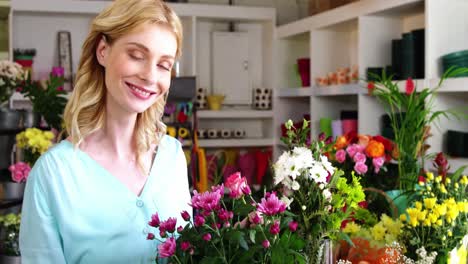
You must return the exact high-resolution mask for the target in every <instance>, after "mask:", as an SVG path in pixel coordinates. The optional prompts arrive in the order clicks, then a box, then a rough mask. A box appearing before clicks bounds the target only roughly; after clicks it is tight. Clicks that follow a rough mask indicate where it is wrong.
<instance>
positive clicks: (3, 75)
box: [0, 60, 24, 107]
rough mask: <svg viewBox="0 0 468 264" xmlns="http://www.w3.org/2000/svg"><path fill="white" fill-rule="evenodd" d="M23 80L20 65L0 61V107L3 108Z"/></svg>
mask: <svg viewBox="0 0 468 264" xmlns="http://www.w3.org/2000/svg"><path fill="white" fill-rule="evenodd" d="M23 78H24V71H23V68H22V67H21V65H19V64H18V63H16V62H11V61H6V60H4V61H0V107H5V104H6V103H8V100H9V99H10V96H11V95H12V94H13V92H14V91H15V89H16V87H17V86H18V85H19V84H20V82H21V81H22V80H23Z"/></svg>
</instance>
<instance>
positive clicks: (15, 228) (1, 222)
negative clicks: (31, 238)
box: [0, 213, 21, 263]
mask: <svg viewBox="0 0 468 264" xmlns="http://www.w3.org/2000/svg"><path fill="white" fill-rule="evenodd" d="M20 223H21V215H20V214H12V213H10V214H7V215H2V216H0V229H1V234H2V236H1V237H0V239H1V241H2V248H1V255H5V256H19V255H20V251H19V243H18V239H19V229H20ZM0 259H1V258H0ZM2 263H3V262H2Z"/></svg>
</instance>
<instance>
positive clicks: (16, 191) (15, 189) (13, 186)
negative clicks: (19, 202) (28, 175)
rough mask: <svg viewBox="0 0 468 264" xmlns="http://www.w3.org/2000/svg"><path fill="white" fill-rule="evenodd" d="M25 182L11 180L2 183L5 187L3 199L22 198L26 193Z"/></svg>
mask: <svg viewBox="0 0 468 264" xmlns="http://www.w3.org/2000/svg"><path fill="white" fill-rule="evenodd" d="M25 186H26V183H25V182H19V183H18V182H10V181H6V182H3V183H2V187H3V199H4V200H16V199H22V198H23V194H24V187H25Z"/></svg>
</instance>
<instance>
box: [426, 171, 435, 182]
mask: <svg viewBox="0 0 468 264" xmlns="http://www.w3.org/2000/svg"><path fill="white" fill-rule="evenodd" d="M426 178H427V180H428V181H432V180H433V179H434V174H433V173H432V172H427V173H426Z"/></svg>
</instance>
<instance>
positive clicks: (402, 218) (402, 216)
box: [400, 214, 406, 222]
mask: <svg viewBox="0 0 468 264" xmlns="http://www.w3.org/2000/svg"><path fill="white" fill-rule="evenodd" d="M400 221H402V222H404V221H406V215H405V214H401V215H400Z"/></svg>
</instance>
